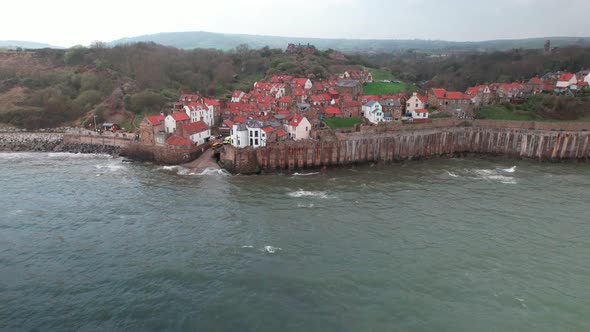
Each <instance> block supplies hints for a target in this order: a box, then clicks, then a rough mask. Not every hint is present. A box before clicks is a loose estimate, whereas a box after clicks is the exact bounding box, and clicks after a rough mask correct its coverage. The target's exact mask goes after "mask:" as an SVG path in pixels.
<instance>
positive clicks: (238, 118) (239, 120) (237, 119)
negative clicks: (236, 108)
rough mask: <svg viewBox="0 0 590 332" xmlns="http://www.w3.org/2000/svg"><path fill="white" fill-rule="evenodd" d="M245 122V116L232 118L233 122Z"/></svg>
mask: <svg viewBox="0 0 590 332" xmlns="http://www.w3.org/2000/svg"><path fill="white" fill-rule="evenodd" d="M244 122H246V118H244V117H243V116H236V117H235V118H234V123H244Z"/></svg>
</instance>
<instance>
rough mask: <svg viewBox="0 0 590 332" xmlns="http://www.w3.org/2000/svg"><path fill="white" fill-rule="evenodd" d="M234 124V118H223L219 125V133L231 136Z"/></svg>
mask: <svg viewBox="0 0 590 332" xmlns="http://www.w3.org/2000/svg"><path fill="white" fill-rule="evenodd" d="M233 126H234V123H233V121H232V120H230V119H226V120H223V122H222V123H221V125H220V126H219V134H220V135H224V136H229V134H230V133H231V129H232V127H233Z"/></svg>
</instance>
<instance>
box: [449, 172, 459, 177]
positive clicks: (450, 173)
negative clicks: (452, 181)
mask: <svg viewBox="0 0 590 332" xmlns="http://www.w3.org/2000/svg"><path fill="white" fill-rule="evenodd" d="M447 174H449V175H450V176H452V177H454V178H458V177H459V175H457V174H455V173H453V172H449V171H447Z"/></svg>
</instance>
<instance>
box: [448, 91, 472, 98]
mask: <svg viewBox="0 0 590 332" xmlns="http://www.w3.org/2000/svg"><path fill="white" fill-rule="evenodd" d="M445 99H469V97H466V96H465V94H463V92H447V94H446V95H445Z"/></svg>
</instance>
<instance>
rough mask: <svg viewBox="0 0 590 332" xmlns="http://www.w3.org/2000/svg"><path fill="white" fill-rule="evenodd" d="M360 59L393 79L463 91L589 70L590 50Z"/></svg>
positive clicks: (383, 55)
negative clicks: (555, 72) (483, 85)
mask: <svg viewBox="0 0 590 332" xmlns="http://www.w3.org/2000/svg"><path fill="white" fill-rule="evenodd" d="M363 60H364V61H366V62H369V63H374V64H376V65H378V66H380V67H383V68H387V69H388V70H389V71H390V72H391V73H392V75H393V76H394V77H396V78H397V79H400V80H402V81H407V82H425V83H426V86H432V87H444V88H445V89H447V90H451V91H452V90H458V91H465V89H467V88H468V87H470V86H474V85H478V84H490V83H494V82H498V83H511V82H514V81H523V80H529V79H530V78H531V77H534V76H537V75H543V74H545V73H547V72H550V71H557V70H566V71H570V72H577V71H579V70H581V69H584V68H585V67H590V48H582V47H567V48H560V49H556V50H554V51H553V52H552V53H551V54H549V55H546V54H544V53H543V51H542V50H524V49H514V50H510V51H506V52H493V53H455V54H441V55H438V56H432V55H430V54H427V53H420V52H415V51H407V52H403V53H379V54H368V55H364V56H363Z"/></svg>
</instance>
